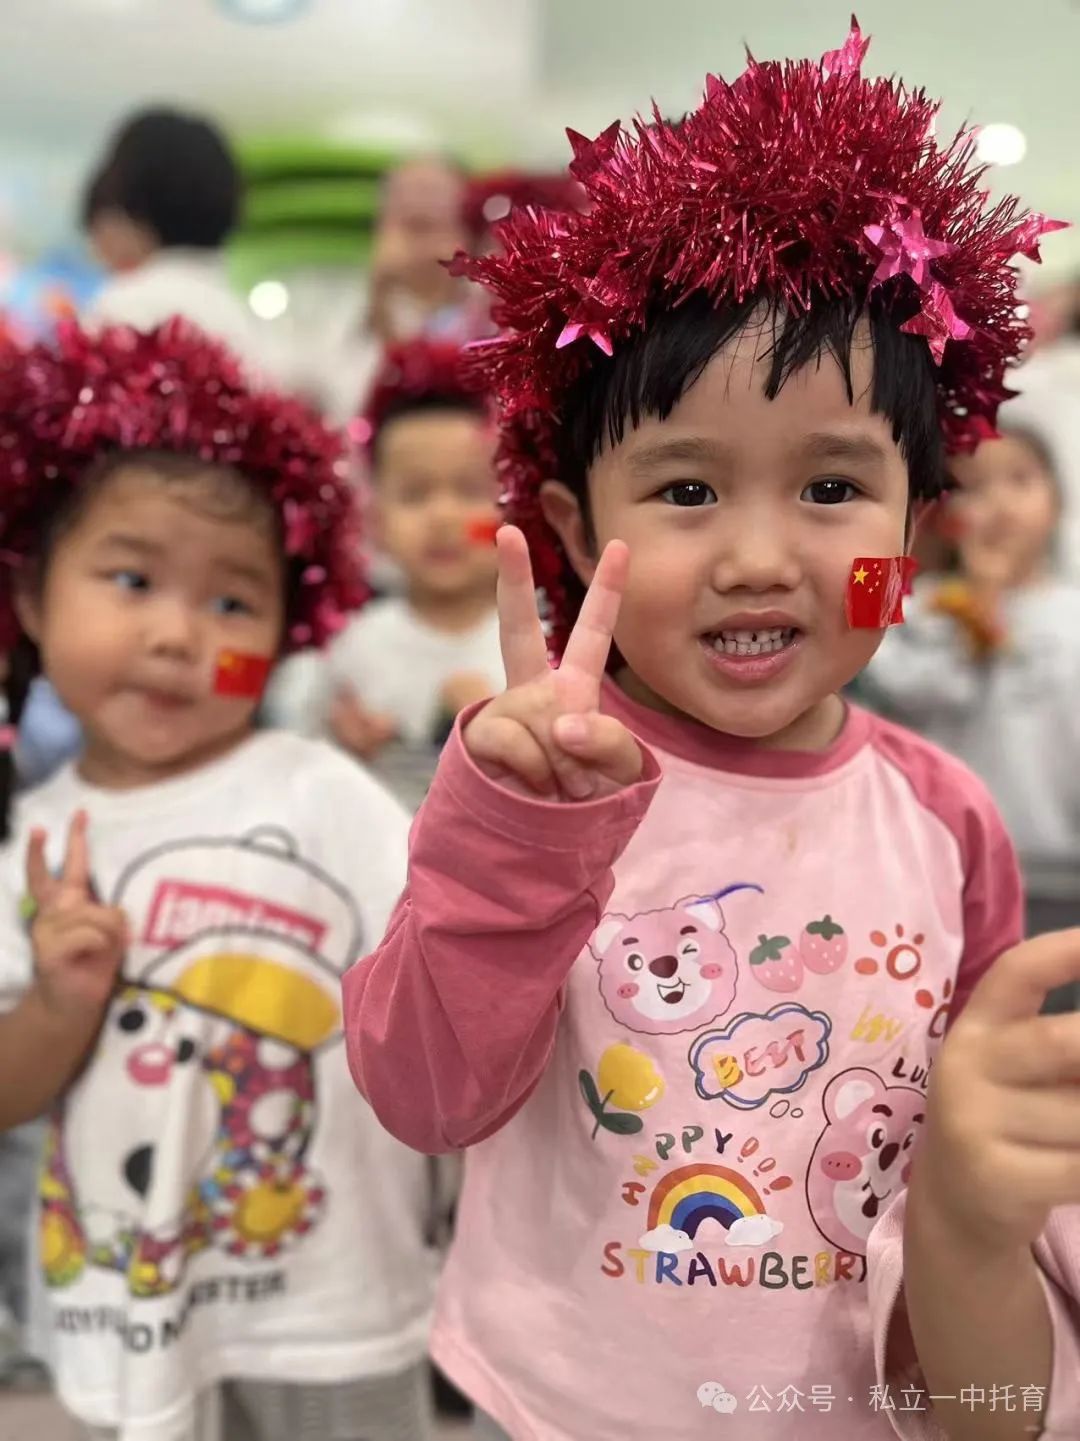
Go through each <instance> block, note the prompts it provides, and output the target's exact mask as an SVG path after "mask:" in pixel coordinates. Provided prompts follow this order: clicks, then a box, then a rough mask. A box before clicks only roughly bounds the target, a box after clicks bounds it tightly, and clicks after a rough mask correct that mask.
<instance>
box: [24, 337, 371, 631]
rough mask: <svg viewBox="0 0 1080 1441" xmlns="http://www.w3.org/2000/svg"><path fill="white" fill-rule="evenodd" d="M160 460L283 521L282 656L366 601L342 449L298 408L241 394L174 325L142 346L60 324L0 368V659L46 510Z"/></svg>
mask: <svg viewBox="0 0 1080 1441" xmlns="http://www.w3.org/2000/svg"><path fill="white" fill-rule="evenodd" d="M142 450H163V451H171V452H176V453H178V454H184V455H191V456H193V457H195V458H197V459H199V460H202V461H205V462H206V463H207V464H218V465H227V466H231V467H233V468H234V469H236V470H238V471H241V472H242V473H243V474H244V476H245V477H247V479H248V480H249V481H250V482H251V483H252V484H253V485H255V486H256V487H258V489H259V490H261V491H262V492H264V493H265V495H266V497H267V498H268V499H269V500H270V501H271V503H272V504H273V505H274V507H275V508H276V509H277V511H278V513H279V515H280V517H281V525H282V534H283V536H284V542H285V550H286V554H287V556H288V557H289V559H290V560H292V561H295V562H297V563H298V564H299V566H300V568H301V575H300V582H301V583H300V585H299V587H298V596H297V599H296V601H295V603H294V606H293V609H292V613H291V614H290V615H289V617H288V622H289V630H288V639H289V642H290V644H291V645H293V646H304V645H310V644H316V645H320V644H322V643H323V642H324V641H326V640H328V639H329V638H330V636H331V635H333V634H334V632H335V631H337V630H338V629H340V627H341V625H342V623H343V621H344V619H345V617H346V616H347V614H348V612H350V611H352V610H355V609H356V608H357V607H358V606H360V605H361V604H362V603H363V601H364V600H365V599H366V598H367V588H366V586H365V584H364V581H363V577H362V573H361V569H360V560H359V543H358V542H359V534H358V510H357V507H356V505H355V502H354V494H353V489H352V487H351V485H350V484H349V482H348V480H347V478H346V471H345V465H344V460H343V452H344V447H343V442H342V438H341V437H340V436H338V435H337V434H335V433H334V432H333V431H331V430H328V429H327V428H326V426H324V425H323V424H322V422H321V421H320V420H319V419H318V418H317V417H316V416H315V415H314V414H313V413H312V412H310V411H309V410H308V409H307V408H306V407H305V406H303V405H302V404H301V403H300V402H299V401H296V400H294V399H291V398H289V397H287V396H283V395H279V394H276V393H274V392H273V391H269V390H259V389H253V388H251V387H250V386H249V385H248V383H247V381H246V380H245V378H244V374H243V371H242V369H241V366H240V364H239V362H238V361H237V360H236V359H235V358H234V357H233V356H232V355H231V354H230V353H229V351H227V350H226V349H225V348H224V346H222V345H220V344H218V343H217V342H216V341H213V340H211V339H209V338H208V337H206V336H205V335H203V334H202V333H201V332H200V331H198V330H196V329H195V328H194V327H193V326H190V325H188V324H187V323H186V322H184V321H182V320H171V321H168V322H167V323H166V324H165V325H162V326H160V327H159V328H158V329H156V330H153V331H150V332H147V333H145V334H143V333H140V332H138V331H135V330H131V329H129V328H128V327H126V326H116V327H112V328H109V329H106V330H103V331H101V332H100V333H97V334H93V335H91V334H89V333H87V332H86V331H83V330H81V329H80V328H79V327H78V326H77V325H76V324H74V323H65V324H64V325H63V326H62V327H61V328H60V330H59V332H58V334H57V337H56V340H55V342H54V343H52V344H44V343H39V344H35V345H32V346H29V347H28V348H26V349H19V348H17V347H13V348H9V349H6V350H5V351H4V352H3V355H2V358H0V560H2V561H3V562H4V564H3V565H2V567H0V648H7V647H8V646H10V645H11V644H12V643H13V641H14V640H15V638H16V637H17V635H18V622H17V620H16V618H15V613H14V607H13V587H14V582H15V574H16V571H17V569H18V567H19V565H20V564H23V563H25V562H26V561H27V560H28V559H31V558H32V557H33V556H34V555H35V554H36V552H37V549H38V547H39V546H40V543H41V521H42V515H43V508H44V509H47V508H48V507H49V506H50V505H51V504H52V503H54V502H59V501H60V500H61V499H62V497H63V493H64V491H65V490H66V489H68V488H70V487H73V486H77V485H78V484H79V483H80V482H81V480H82V478H83V476H84V475H85V474H86V472H87V469H88V468H89V466H90V465H91V463H92V462H93V461H95V460H97V459H98V458H99V457H100V456H102V455H106V454H109V453H110V452H121V451H142Z"/></svg>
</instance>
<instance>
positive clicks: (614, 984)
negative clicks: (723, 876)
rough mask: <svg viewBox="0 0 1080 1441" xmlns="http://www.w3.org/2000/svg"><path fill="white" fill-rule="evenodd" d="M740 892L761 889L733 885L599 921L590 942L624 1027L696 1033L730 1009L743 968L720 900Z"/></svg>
mask: <svg viewBox="0 0 1080 1441" xmlns="http://www.w3.org/2000/svg"><path fill="white" fill-rule="evenodd" d="M740 890H755V891H760V890H761V887H760V886H746V885H735V886H728V887H727V889H726V890H723V891H720V892H718V893H717V894H716V895H714V896H684V897H683V898H682V900H678V901H676V902H675V904H674V905H672V906H665V907H663V908H662V909H660V910H656V911H640V912H639V913H638V914H637V915H633V916H624V915H615V914H612V915H606V916H604V917H603V918H602V919H601V921H600V924H599V926H597V928H596V931H595V933H594V935H593V938H592V940H591V942H590V943H589V944H590V949H591V951H592V953H593V956H594V957H595V958H596V961H597V963H598V965H599V967H600V994H601V995H602V996H603V998H604V1004H605V1005H606V1006H607V1008H608V1010H609V1011H610V1012H611V1014H612V1015H613V1016H614V1017H615V1019H616V1021H618V1023H619V1025H620V1026H625V1027H626V1028H627V1030H629V1031H642V1032H646V1033H647V1034H650V1035H667V1036H670V1035H675V1034H677V1033H678V1032H679V1031H696V1030H698V1029H700V1027H702V1026H705V1025H708V1024H709V1022H710V1021H713V1020H716V1019H717V1017H719V1016H722V1015H723V1014H724V1013H725V1011H727V1010H728V1009H729V1008H730V1006H731V1003H732V1001H734V999H735V981H736V978H737V976H738V970H739V967H738V961H737V958H736V955H735V950H734V947H733V946H732V944H731V942H730V941H729V940H728V938H727V935H726V933H725V931H724V913H723V911H722V910H721V909H720V901H721V900H722V899H723V897H724V896H727V895H730V894H731V893H732V892H733V891H740Z"/></svg>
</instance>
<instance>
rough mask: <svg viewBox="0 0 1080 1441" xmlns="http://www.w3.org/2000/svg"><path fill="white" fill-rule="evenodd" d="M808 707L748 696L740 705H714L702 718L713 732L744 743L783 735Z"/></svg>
mask: <svg viewBox="0 0 1080 1441" xmlns="http://www.w3.org/2000/svg"><path fill="white" fill-rule="evenodd" d="M806 709H807V707H806V706H805V705H798V704H794V703H792V702H791V701H786V702H785V701H784V700H782V699H781V698H780V697H779V696H770V695H764V694H762V695H758V696H747V697H746V698H745V699H744V700H743V701H742V702H741V703H739V704H736V705H730V704H726V705H715V704H714V705H712V706H711V707H709V713H708V714H707V715H704V716H701V717H700V719H702V720H704V721H705V723H706V724H707V725H710V726H711V727H712V728H713V730H717V731H720V732H722V733H723V734H724V735H729V736H738V738H739V739H740V740H748V741H750V740H753V741H760V740H768V739H769V737H770V736H775V735H779V734H780V732H781V731H784V730H787V728H788V727H789V726H791V725H794V723H795V722H796V721H797V720H798V719H799V718H800V717H801V716H802V715H803V713H804V712H805V711H806Z"/></svg>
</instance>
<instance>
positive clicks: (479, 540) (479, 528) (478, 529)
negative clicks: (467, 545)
mask: <svg viewBox="0 0 1080 1441" xmlns="http://www.w3.org/2000/svg"><path fill="white" fill-rule="evenodd" d="M499 525H500V522H499V521H497V520H474V521H471V522H470V524H469V528H468V530H467V532H466V534H467V535H468V537H469V539H470V540H471V541H472V543H473V545H494V544H495V532H496V531H497V530H498V528H499Z"/></svg>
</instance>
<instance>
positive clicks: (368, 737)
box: [330, 690, 397, 761]
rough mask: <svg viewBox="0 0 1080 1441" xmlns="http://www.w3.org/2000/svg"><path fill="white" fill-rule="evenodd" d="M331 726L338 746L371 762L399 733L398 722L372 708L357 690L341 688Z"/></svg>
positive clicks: (334, 706)
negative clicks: (365, 703) (364, 701)
mask: <svg viewBox="0 0 1080 1441" xmlns="http://www.w3.org/2000/svg"><path fill="white" fill-rule="evenodd" d="M330 729H331V731H332V732H333V735H334V739H335V740H336V741H337V743H338V745H340V746H343V747H344V749H345V750H347V751H351V752H352V753H353V755H355V756H359V757H360V759H361V760H363V761H369V760H373V759H374V758H375V756H377V755H378V754H379V752H380V751H381V750H382V748H383V746H385V745H387V744H388V743H389V742H390V741H392V740H393V739H394V737H395V735H397V722H396V721H395V720H394V718H393V716H388V715H379V714H378V713H377V712H376V711H370V710H368V708H367V707H366V706H365V705H364V704H363V703H362V702H361V700H360V699H359V697H358V696H357V695H356V694H355V692H353V691H351V690H341V691H339V692H338V694H337V695H336V696H335V697H334V703H333V705H332V706H331V707H330Z"/></svg>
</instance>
